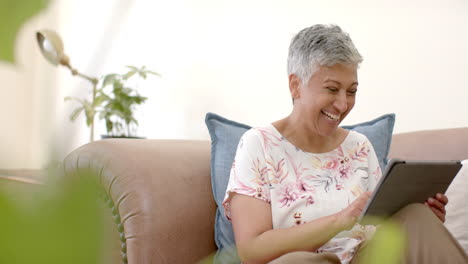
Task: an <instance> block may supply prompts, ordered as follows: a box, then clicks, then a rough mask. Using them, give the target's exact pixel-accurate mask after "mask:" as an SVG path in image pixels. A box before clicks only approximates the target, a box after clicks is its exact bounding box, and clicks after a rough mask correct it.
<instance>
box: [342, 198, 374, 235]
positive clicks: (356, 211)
mask: <svg viewBox="0 0 468 264" xmlns="http://www.w3.org/2000/svg"><path fill="white" fill-rule="evenodd" d="M371 194H372V192H365V193H363V194H361V195H360V196H359V197H358V198H357V199H356V200H354V201H353V202H352V203H351V204H350V205H348V207H346V208H345V209H343V210H341V211H340V212H338V214H337V216H338V221H339V225H338V226H339V227H340V228H341V229H342V230H348V229H350V228H352V227H353V226H354V224H356V221H357V220H358V218H359V216H360V215H361V213H362V211H363V210H364V207H365V206H366V203H367V201H368V200H369V198H370V196H371Z"/></svg>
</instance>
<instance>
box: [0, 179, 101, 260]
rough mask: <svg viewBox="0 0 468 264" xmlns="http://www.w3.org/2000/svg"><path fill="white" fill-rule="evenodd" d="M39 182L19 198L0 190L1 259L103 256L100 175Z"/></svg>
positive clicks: (99, 257)
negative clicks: (19, 199) (98, 180)
mask: <svg viewBox="0 0 468 264" xmlns="http://www.w3.org/2000/svg"><path fill="white" fill-rule="evenodd" d="M76 176H77V177H71V179H66V180H64V179H60V180H59V181H56V182H54V183H48V184H47V185H44V186H40V185H38V186H35V187H37V188H35V189H34V191H32V192H31V189H30V188H28V193H16V194H15V195H27V196H28V199H24V197H22V199H21V201H18V199H16V200H15V199H14V198H13V197H12V195H11V194H12V193H11V192H7V191H5V190H2V191H1V192H0V212H1V214H2V215H1V217H0V226H1V227H2V234H1V236H0V248H1V249H2V253H1V254H0V263H19V264H23V263H24V264H26V263H27V264H30V263H38V264H42V263H44V264H45V263H48V264H59V263H60V264H62V263H67V264H75V263H76V264H82V263H87V264H93V263H101V262H102V256H101V253H102V251H103V250H102V248H103V246H104V243H105V241H104V240H103V239H104V234H103V233H104V231H103V219H104V217H103V216H104V214H103V213H104V212H103V209H104V208H103V206H102V204H103V203H102V201H101V200H100V199H99V197H98V191H97V190H98V187H97V186H98V185H97V182H95V179H97V177H92V175H91V174H89V173H86V174H82V175H76Z"/></svg>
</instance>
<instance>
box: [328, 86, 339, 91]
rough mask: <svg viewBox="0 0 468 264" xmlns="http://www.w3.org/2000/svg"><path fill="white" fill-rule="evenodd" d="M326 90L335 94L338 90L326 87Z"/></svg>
mask: <svg viewBox="0 0 468 264" xmlns="http://www.w3.org/2000/svg"><path fill="white" fill-rule="evenodd" d="M327 90H329V91H330V92H337V91H338V89H337V88H335V87H327Z"/></svg>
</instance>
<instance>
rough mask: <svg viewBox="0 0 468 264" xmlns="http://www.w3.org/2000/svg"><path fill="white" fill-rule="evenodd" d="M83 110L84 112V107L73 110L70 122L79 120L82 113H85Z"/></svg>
mask: <svg viewBox="0 0 468 264" xmlns="http://www.w3.org/2000/svg"><path fill="white" fill-rule="evenodd" d="M83 110H84V108H83V106H79V107H77V108H75V110H73V112H72V113H71V114H70V120H71V121H75V120H76V118H78V116H79V115H80V114H81V112H83Z"/></svg>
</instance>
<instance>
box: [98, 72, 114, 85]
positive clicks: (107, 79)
mask: <svg viewBox="0 0 468 264" xmlns="http://www.w3.org/2000/svg"><path fill="white" fill-rule="evenodd" d="M117 78H118V74H115V73H111V74H107V75H105V76H104V79H103V81H102V86H103V87H105V86H107V85H110V84H112V83H114V81H115V80H116V79H117Z"/></svg>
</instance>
